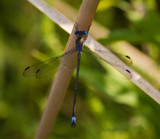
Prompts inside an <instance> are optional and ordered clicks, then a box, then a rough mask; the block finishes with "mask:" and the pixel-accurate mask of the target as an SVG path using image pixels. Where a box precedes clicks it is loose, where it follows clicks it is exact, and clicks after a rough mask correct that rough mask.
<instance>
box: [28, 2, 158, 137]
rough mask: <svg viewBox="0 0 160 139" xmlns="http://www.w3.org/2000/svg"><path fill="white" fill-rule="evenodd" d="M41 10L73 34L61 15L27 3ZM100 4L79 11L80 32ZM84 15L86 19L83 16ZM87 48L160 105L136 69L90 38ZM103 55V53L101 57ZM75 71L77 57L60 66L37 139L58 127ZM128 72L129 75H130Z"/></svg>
mask: <svg viewBox="0 0 160 139" xmlns="http://www.w3.org/2000/svg"><path fill="white" fill-rule="evenodd" d="M28 1H29V2H31V3H32V4H33V5H35V6H36V7H37V8H38V9H40V10H41V11H42V12H43V13H44V14H46V15H47V16H48V17H49V18H50V19H52V20H53V21H54V22H56V23H57V24H58V25H59V26H60V27H62V28H63V29H64V30H66V31H67V32H69V33H70V32H71V28H72V27H73V24H72V23H71V22H70V21H69V20H67V18H65V17H64V16H62V15H61V14H60V13H58V12H57V11H55V10H54V9H52V8H50V7H49V6H48V5H47V4H45V3H44V2H42V1H40V0H28ZM98 2H99V0H84V1H83V3H82V6H81V9H80V11H79V14H78V17H77V20H76V22H77V23H78V25H79V29H80V30H87V28H88V26H89V25H90V24H91V21H92V19H93V16H94V13H95V10H96V6H97V4H98ZM84 15H85V16H84ZM75 39H76V38H75V35H74V34H73V31H72V33H71V36H70V38H69V41H68V43H67V47H66V50H67V49H68V46H69V47H74V46H75ZM85 44H86V46H87V47H89V48H90V49H91V50H92V51H93V52H95V53H96V54H97V55H99V56H100V57H101V58H103V59H104V60H105V61H107V62H108V63H110V64H111V65H112V66H113V67H114V68H116V69H117V70H119V71H120V72H121V73H122V74H123V75H125V76H126V77H127V78H129V79H130V80H131V81H132V82H133V83H134V84H135V85H137V86H138V87H139V88H141V89H142V90H143V91H144V92H145V93H146V94H148V95H149V96H150V97H152V98H153V99H154V100H155V101H156V102H157V103H160V92H159V91H158V90H156V89H155V88H154V87H153V86H152V85H150V84H149V83H148V82H147V81H146V80H144V79H143V78H142V77H141V76H140V75H139V74H138V73H136V72H135V71H134V70H133V69H131V68H130V67H128V66H127V65H126V64H125V63H123V62H122V61H121V60H120V59H119V58H117V57H116V56H115V55H113V54H112V53H111V52H110V51H109V50H107V49H106V48H104V47H103V46H102V45H101V44H99V43H98V42H97V41H95V40H94V39H93V38H91V37H88V39H87V41H86V42H85ZM101 51H103V53H101ZM74 67H75V56H74V55H73V57H72V58H71V59H63V60H62V63H61V64H60V67H59V70H58V72H57V75H56V77H55V81H54V84H53V86H52V88H51V91H50V95H49V98H48V102H47V105H46V108H45V110H44V113H43V116H42V119H41V122H40V125H39V129H38V131H37V134H36V139H45V138H47V137H48V136H49V133H50V131H51V128H52V126H53V124H54V123H55V120H56V116H57V113H58V111H59V109H60V106H61V104H62V102H63V98H64V96H65V92H66V89H67V87H68V84H69V81H70V79H71V76H72V73H73V69H74ZM128 71H129V72H128Z"/></svg>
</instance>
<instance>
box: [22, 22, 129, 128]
mask: <svg viewBox="0 0 160 139" xmlns="http://www.w3.org/2000/svg"><path fill="white" fill-rule="evenodd" d="M75 29H76V30H75V32H74V34H75V35H76V42H75V44H76V45H75V47H74V48H72V49H71V50H68V51H67V52H65V53H63V54H62V55H60V56H58V57H54V58H51V59H49V60H47V61H44V62H40V63H37V64H34V65H31V66H29V67H27V68H25V69H24V72H23V75H24V76H36V77H37V78H43V77H46V76H47V75H50V74H52V72H53V69H54V68H55V67H56V65H57V64H58V63H59V60H60V59H61V58H64V57H66V56H70V55H72V54H75V53H77V72H76V80H75V90H74V100H73V110H72V124H71V126H72V127H75V126H76V96H77V91H78V77H79V70H80V60H81V53H82V51H83V44H84V42H85V40H86V38H87V36H88V31H89V27H88V30H87V31H79V30H78V25H77V24H75ZM83 52H84V51H83ZM85 53H86V54H89V55H92V54H91V53H89V52H85ZM125 57H126V58H127V59H129V60H130V59H131V58H130V57H129V56H125ZM126 71H127V72H128V73H130V71H129V70H128V69H126Z"/></svg>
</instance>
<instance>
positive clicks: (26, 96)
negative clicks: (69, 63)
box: [0, 0, 160, 139]
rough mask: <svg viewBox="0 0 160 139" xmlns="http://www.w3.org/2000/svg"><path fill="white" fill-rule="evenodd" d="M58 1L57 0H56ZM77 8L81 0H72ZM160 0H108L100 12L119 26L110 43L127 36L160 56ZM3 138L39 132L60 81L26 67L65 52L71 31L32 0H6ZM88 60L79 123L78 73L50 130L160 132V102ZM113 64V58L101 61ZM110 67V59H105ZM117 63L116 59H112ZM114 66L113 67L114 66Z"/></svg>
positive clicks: (122, 134)
mask: <svg viewBox="0 0 160 139" xmlns="http://www.w3.org/2000/svg"><path fill="white" fill-rule="evenodd" d="M48 2H49V3H50V4H52V3H53V1H52V0H48ZM65 2H67V3H68V4H70V5H72V6H73V7H75V8H77V10H78V9H79V7H80V4H81V1H73V0H66V1H65ZM159 15H160V2H159V0H146V1H143V0H114V1H110V0H101V2H100V5H99V7H98V10H97V13H96V15H95V20H96V21H97V22H99V23H100V24H101V25H103V26H106V27H107V28H109V29H110V30H111V34H110V36H109V37H108V38H107V39H103V40H100V41H101V42H103V43H104V44H108V43H110V42H113V41H118V40H126V41H129V42H130V43H133V44H135V45H136V46H137V48H138V49H140V50H141V51H143V49H142V46H143V45H144V44H147V46H146V47H147V48H146V49H148V53H147V54H148V55H149V56H150V57H151V58H153V59H154V60H155V61H156V62H157V63H159V62H160V28H159V25H160V16H159ZM0 17H1V22H0V75H1V76H0V138H2V139H31V138H33V137H34V136H35V133H36V130H37V127H38V124H39V121H40V118H41V114H42V112H43V109H44V107H45V103H46V101H47V96H48V92H49V89H50V86H51V84H52V80H51V79H40V80H37V79H35V78H34V77H33V78H32V77H31V78H24V77H23V76H22V72H23V69H24V68H25V67H27V66H28V65H30V64H34V63H35V62H37V61H39V60H40V61H42V60H45V59H48V58H49V57H55V56H58V55H60V54H61V53H63V50H64V48H65V45H66V43H67V39H68V37H69V35H68V34H67V33H66V32H64V31H63V30H62V29H60V28H59V27H58V26H57V25H55V24H54V23H53V22H52V21H51V20H49V19H48V18H47V17H46V16H45V15H43V14H42V13H41V12H40V11H38V10H37V9H36V8H35V7H33V6H32V5H31V4H30V3H29V2H27V1H23V0H22V1H18V0H17V1H13V0H7V1H6V0H1V1H0ZM82 57H84V58H83V59H82V62H81V69H80V79H79V89H78V102H77V119H78V121H77V127H76V128H74V129H73V128H71V127H70V124H71V120H70V119H71V112H72V102H73V92H74V85H75V73H74V74H73V79H72V80H71V83H70V86H69V88H68V91H67V96H66V98H65V100H64V104H63V106H62V108H61V111H60V113H59V115H58V117H57V121H56V124H55V126H54V128H53V130H52V133H51V136H50V138H55V139H62V138H69V139H75V138H76V139H82V138H86V139H106V138H109V139H141V138H146V139H158V138H159V137H160V132H159V131H160V122H159V116H160V107H159V105H158V104H157V103H156V102H155V101H153V100H152V99H151V98H150V97H149V96H147V95H146V94H145V93H144V92H143V91H141V90H140V89H139V88H137V87H136V86H135V85H133V84H132V83H131V82H130V81H128V80H127V79H121V78H114V77H111V76H108V75H109V74H112V75H115V74H116V73H115V71H113V70H106V72H101V70H99V69H97V67H96V65H94V64H93V67H91V66H92V63H96V62H95V60H96V59H94V62H90V60H89V61H87V60H86V59H88V58H85V55H82ZM96 61H97V66H100V65H101V66H103V65H104V67H105V69H106V66H107V67H108V65H106V63H103V62H102V63H101V64H100V65H99V64H98V60H96ZM102 68H103V67H102ZM109 68H110V67H109ZM107 69H108V68H107Z"/></svg>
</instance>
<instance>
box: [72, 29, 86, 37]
mask: <svg viewBox="0 0 160 139" xmlns="http://www.w3.org/2000/svg"><path fill="white" fill-rule="evenodd" d="M74 34H75V35H76V36H77V37H83V36H86V35H87V31H78V30H76V31H75V32H74Z"/></svg>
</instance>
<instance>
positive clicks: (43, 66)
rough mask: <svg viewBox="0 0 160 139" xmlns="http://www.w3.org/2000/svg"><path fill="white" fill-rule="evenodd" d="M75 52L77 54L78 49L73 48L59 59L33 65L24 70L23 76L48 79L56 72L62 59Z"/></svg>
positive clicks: (55, 58)
mask: <svg viewBox="0 0 160 139" xmlns="http://www.w3.org/2000/svg"><path fill="white" fill-rule="evenodd" d="M74 52H76V48H72V49H71V50H69V51H67V52H65V53H64V54H62V55H60V56H58V57H54V58H51V59H49V60H46V61H44V62H39V63H37V64H34V65H31V66H29V67H27V68H25V69H24V71H23V75H24V76H36V77H37V78H43V77H47V76H49V75H51V74H53V72H55V70H56V68H57V65H58V64H59V62H60V60H61V58H62V57H65V56H69V55H71V54H73V53H74Z"/></svg>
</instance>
